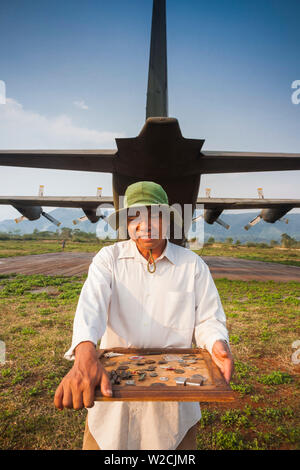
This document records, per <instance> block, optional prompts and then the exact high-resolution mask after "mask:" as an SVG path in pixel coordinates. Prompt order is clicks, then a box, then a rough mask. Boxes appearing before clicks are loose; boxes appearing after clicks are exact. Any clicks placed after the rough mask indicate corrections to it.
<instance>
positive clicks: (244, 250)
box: [196, 243, 300, 266]
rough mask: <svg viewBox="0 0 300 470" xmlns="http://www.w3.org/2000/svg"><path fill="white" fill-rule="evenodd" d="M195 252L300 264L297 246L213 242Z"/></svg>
mask: <svg viewBox="0 0 300 470" xmlns="http://www.w3.org/2000/svg"><path fill="white" fill-rule="evenodd" d="M196 253H198V254H200V256H229V257H233V258H240V259H249V260H253V261H266V262H268V263H279V264H286V265H290V266H300V249H299V248H281V247H273V248H259V247H247V246H242V245H240V246H235V245H233V246H230V245H226V244H225V243H219V244H218V243H214V244H213V245H206V246H205V247H204V248H203V249H202V250H197V251H196Z"/></svg>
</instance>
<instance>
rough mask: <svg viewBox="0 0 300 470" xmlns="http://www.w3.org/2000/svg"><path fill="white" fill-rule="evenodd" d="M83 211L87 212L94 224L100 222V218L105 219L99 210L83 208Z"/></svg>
mask: <svg viewBox="0 0 300 470" xmlns="http://www.w3.org/2000/svg"><path fill="white" fill-rule="evenodd" d="M83 212H84V213H85V215H86V216H87V218H88V219H89V221H90V222H92V224H95V223H96V222H98V220H99V219H103V215H102V214H101V212H99V211H98V210H93V209H83Z"/></svg>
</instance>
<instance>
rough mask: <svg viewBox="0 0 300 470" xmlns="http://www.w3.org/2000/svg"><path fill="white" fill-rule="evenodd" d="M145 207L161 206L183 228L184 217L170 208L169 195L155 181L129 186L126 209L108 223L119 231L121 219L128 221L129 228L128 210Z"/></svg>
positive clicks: (125, 200) (114, 214)
mask: <svg viewBox="0 0 300 470" xmlns="http://www.w3.org/2000/svg"><path fill="white" fill-rule="evenodd" d="M145 206H146V207H148V206H159V208H160V209H161V210H162V211H163V212H166V213H168V214H169V215H171V214H173V217H174V222H175V223H176V225H179V226H182V217H181V215H180V214H179V212H178V211H177V210H176V209H175V208H173V207H172V208H170V206H169V200H168V196H167V193H166V192H165V190H164V189H163V188H162V186H161V185H160V184H157V183H154V182H153V181H139V182H138V183H133V184H131V185H129V186H128V188H127V189H126V192H125V197H124V207H123V208H122V209H119V210H117V211H115V212H113V213H112V214H111V215H110V216H109V217H108V218H107V221H108V223H109V225H110V226H111V227H112V228H113V229H114V230H117V229H118V228H119V225H120V224H119V220H120V219H122V221H124V222H125V221H126V226H127V210H128V209H129V208H130V207H135V208H138V207H141V208H142V207H145ZM125 215H126V217H125Z"/></svg>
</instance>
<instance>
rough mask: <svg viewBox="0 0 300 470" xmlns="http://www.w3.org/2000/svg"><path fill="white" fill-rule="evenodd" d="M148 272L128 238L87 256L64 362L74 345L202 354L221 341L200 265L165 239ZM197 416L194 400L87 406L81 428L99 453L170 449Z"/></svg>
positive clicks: (206, 274)
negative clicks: (200, 351) (195, 350)
mask: <svg viewBox="0 0 300 470" xmlns="http://www.w3.org/2000/svg"><path fill="white" fill-rule="evenodd" d="M155 263H156V271H155V273H154V274H151V273H149V272H148V270H147V260H146V259H145V258H144V257H143V256H142V255H141V253H140V252H139V250H138V249H137V246H136V244H135V242H134V241H133V240H131V239H130V240H126V241H122V242H118V243H115V244H113V245H110V246H107V247H103V248H102V249H101V250H100V251H99V252H98V253H97V254H96V256H94V258H93V260H92V263H91V265H90V267H89V272H88V277H87V279H86V281H85V283H84V285H83V288H82V291H81V294H80V297H79V301H78V305H77V309H76V314H75V318H74V328H73V340H72V345H71V348H70V349H69V350H68V351H67V352H66V354H65V356H64V357H65V358H66V359H70V360H72V359H74V354H73V353H74V349H75V347H76V346H77V345H78V344H79V343H81V342H82V341H92V342H93V343H94V344H97V342H98V340H99V339H100V338H101V343H100V348H112V347H125V348H130V347H136V348H151V347H152V348H155V347H162V348H172V347H173V348H190V347H192V342H193V341H194V342H195V343H196V345H197V346H198V347H202V348H204V347H205V348H206V349H207V350H208V351H209V352H210V353H211V351H212V347H213V344H214V342H215V341H216V340H219V339H221V340H226V341H227V342H228V332H227V329H226V318H225V314H224V310H223V307H222V304H221V301H220V297H219V294H218V291H217V288H216V286H215V283H214V281H213V278H212V276H211V274H210V271H209V268H208V266H207V264H206V263H205V262H204V261H203V260H202V259H201V258H200V256H198V255H196V254H195V253H194V252H192V251H190V250H189V249H187V248H183V247H180V246H177V245H175V244H174V243H171V242H170V241H169V240H167V243H166V247H165V249H164V251H163V253H162V254H161V255H160V256H159V257H158V258H157V259H156V260H155ZM200 418H201V412H200V406H199V403H197V402H192V403H189V402H125V401H124V402H122V401H116V402H95V405H94V406H93V408H89V409H88V423H89V429H90V432H91V434H92V435H93V437H94V438H95V440H96V441H97V443H98V445H99V447H100V448H101V449H103V450H124V449H128V450H133V449H134V450H136V449H137V450H139V449H145V450H169V449H176V447H177V446H178V445H179V443H180V442H181V440H182V439H183V437H184V436H185V434H186V433H187V431H188V430H189V429H190V428H191V427H192V426H193V425H194V424H196V423H197V422H198V421H199V419H200Z"/></svg>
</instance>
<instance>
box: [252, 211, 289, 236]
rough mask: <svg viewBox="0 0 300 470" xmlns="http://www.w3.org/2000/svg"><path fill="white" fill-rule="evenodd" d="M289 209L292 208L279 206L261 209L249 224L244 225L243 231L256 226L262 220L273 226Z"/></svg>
mask: <svg viewBox="0 0 300 470" xmlns="http://www.w3.org/2000/svg"><path fill="white" fill-rule="evenodd" d="M291 209H293V206H279V207H272V208H270V209H262V211H261V212H260V214H259V215H258V216H256V217H255V218H254V219H253V220H251V222H249V224H247V225H245V227H244V229H245V230H249V228H251V227H253V225H256V224H257V223H258V222H260V221H261V220H264V221H265V222H268V223H269V224H274V222H276V221H277V220H279V219H281V218H282V217H283V216H284V215H285V214H286V213H287V212H289V211H290V210H291Z"/></svg>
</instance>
